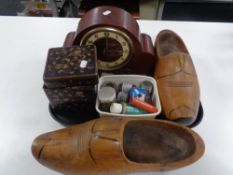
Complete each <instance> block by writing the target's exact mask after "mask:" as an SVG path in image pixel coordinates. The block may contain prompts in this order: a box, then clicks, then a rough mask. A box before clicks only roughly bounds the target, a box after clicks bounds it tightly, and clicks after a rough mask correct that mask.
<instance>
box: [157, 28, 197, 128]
mask: <svg viewBox="0 0 233 175" xmlns="http://www.w3.org/2000/svg"><path fill="white" fill-rule="evenodd" d="M155 52H156V56H157V63H156V66H155V74H154V77H155V79H156V80H157V84H158V90H159V96H160V100H161V104H162V109H163V113H164V114H165V115H166V117H167V118H168V119H169V120H172V121H177V122H179V123H183V124H185V125H191V124H192V123H193V122H194V121H195V120H196V117H197V114H198V110H199V103H200V90H199V83H198V78H197V74H196V71H195V68H194V65H193V62H192V59H191V57H190V54H189V52H188V50H187V48H186V46H185V44H184V42H183V41H182V39H181V38H180V37H179V36H178V35H177V34H176V33H174V32H173V31H170V30H163V31H161V32H160V33H159V34H158V35H157V38H156V42H155Z"/></svg>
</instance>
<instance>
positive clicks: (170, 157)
mask: <svg viewBox="0 0 233 175" xmlns="http://www.w3.org/2000/svg"><path fill="white" fill-rule="evenodd" d="M32 153H33V155H34V157H35V158H36V159H37V160H38V161H39V162H40V163H41V164H43V165H45V166H47V167H49V168H51V169H54V170H56V171H59V172H61V173H63V174H69V175H77V174H80V175H84V174H85V175H89V174H93V175H98V174H101V175H102V174H114V175H117V174H127V173H134V172H149V171H158V170H168V169H176V168H180V167H184V166H187V165H189V164H191V163H193V162H195V161H196V160H198V159H199V158H200V157H201V156H202V155H203V153H204V143H203V141H202V139H201V137H200V136H199V135H198V134H197V133H195V132H194V131H192V130H191V129H190V128H188V127H185V126H182V125H179V124H176V123H174V122H169V121H162V120H145V119H129V118H127V119H126V118H122V119H119V118H113V117H106V118H100V119H96V120H92V121H89V122H86V123H83V124H79V125H75V126H72V127H68V128H65V129H62V130H58V131H54V132H50V133H46V134H43V135H40V136H39V137H37V138H36V139H35V140H34V142H33V144H32Z"/></svg>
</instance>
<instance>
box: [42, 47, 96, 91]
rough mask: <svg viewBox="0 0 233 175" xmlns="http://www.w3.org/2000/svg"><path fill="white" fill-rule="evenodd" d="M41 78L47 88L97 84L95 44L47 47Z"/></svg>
mask: <svg viewBox="0 0 233 175" xmlns="http://www.w3.org/2000/svg"><path fill="white" fill-rule="evenodd" d="M43 79H44V84H45V86H46V87H47V88H58V87H67V86H74V85H80V86H86V85H95V84H97V83H98V70H97V62H96V48H95V46H94V45H87V46H72V47H59V48H51V49H49V51H48V56H47V62H46V65H45V70H44V76H43Z"/></svg>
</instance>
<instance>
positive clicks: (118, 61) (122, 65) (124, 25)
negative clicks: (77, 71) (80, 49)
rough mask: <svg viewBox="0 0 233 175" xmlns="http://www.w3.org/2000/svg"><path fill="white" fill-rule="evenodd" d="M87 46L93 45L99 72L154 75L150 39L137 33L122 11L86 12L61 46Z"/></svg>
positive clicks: (132, 20)
mask: <svg viewBox="0 0 233 175" xmlns="http://www.w3.org/2000/svg"><path fill="white" fill-rule="evenodd" d="M87 44H94V45H96V48H97V64H98V69H99V70H100V71H104V72H110V73H116V74H118V73H119V74H144V75H153V72H154V67H155V66H154V64H155V56H154V49H153V44H152V41H151V38H150V36H149V35H147V34H144V33H140V29H139V25H138V23H137V21H136V20H135V19H134V18H133V17H132V16H131V14H129V13H128V12H126V11H125V10H123V9H120V8H117V7H112V6H101V7H96V8H94V9H92V10H90V11H88V12H87V13H86V14H85V16H83V18H82V19H81V20H80V22H79V24H78V27H77V31H76V32H70V33H69V34H68V35H67V36H66V39H65V42H64V46H73V45H87Z"/></svg>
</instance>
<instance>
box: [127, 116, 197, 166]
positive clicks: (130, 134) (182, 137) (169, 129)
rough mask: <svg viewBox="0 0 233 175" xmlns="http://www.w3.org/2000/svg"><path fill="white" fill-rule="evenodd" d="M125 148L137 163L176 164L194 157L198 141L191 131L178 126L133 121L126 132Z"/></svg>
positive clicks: (130, 157) (128, 156)
mask: <svg viewBox="0 0 233 175" xmlns="http://www.w3.org/2000/svg"><path fill="white" fill-rule="evenodd" d="M139 131H140V132H139ZM123 147H124V151H125V155H126V157H127V158H128V159H129V160H131V161H133V162H138V163H172V162H176V161H180V160H184V159H186V158H188V157H190V156H191V155H192V154H193V153H194V152H195V141H194V139H193V137H192V136H191V134H190V133H189V132H186V131H184V129H182V128H179V127H177V126H175V125H174V126H173V125H167V124H165V123H158V124H157V126H155V125H153V124H150V122H149V121H131V122H129V123H128V124H127V125H126V127H125V130H124V140H123Z"/></svg>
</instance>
